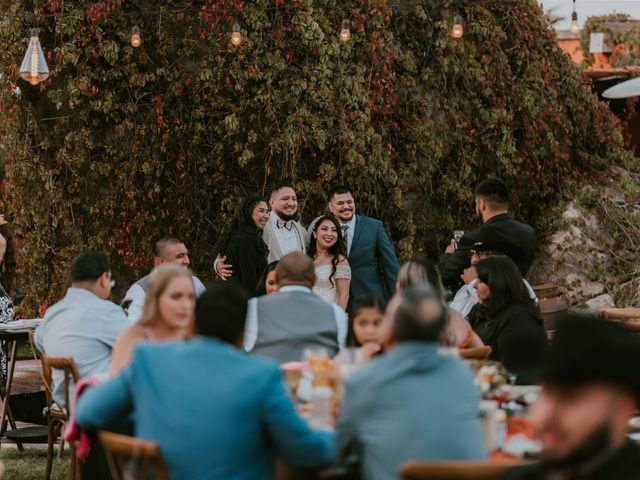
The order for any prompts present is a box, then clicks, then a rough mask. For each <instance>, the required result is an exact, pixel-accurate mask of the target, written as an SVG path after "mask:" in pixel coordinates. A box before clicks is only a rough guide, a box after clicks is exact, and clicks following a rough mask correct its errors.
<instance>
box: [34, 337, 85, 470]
mask: <svg viewBox="0 0 640 480" xmlns="http://www.w3.org/2000/svg"><path fill="white" fill-rule="evenodd" d="M29 342H30V343H31V348H32V349H33V352H34V355H35V353H36V352H37V349H36V348H35V339H34V334H33V332H29ZM39 356H40V362H41V364H42V380H43V382H44V387H45V388H44V391H45V396H46V399H47V407H46V416H47V428H48V439H47V467H46V470H45V476H44V478H45V480H49V479H50V478H51V469H52V467H53V444H54V443H56V440H57V438H58V436H59V435H60V432H61V431H62V428H63V427H64V425H65V424H66V422H67V421H68V419H69V413H70V410H71V396H70V388H71V382H73V383H74V384H75V383H77V382H78V381H79V380H80V373H79V372H78V367H77V366H76V362H75V361H74V360H73V358H72V357H50V356H48V355H45V354H44V353H42V352H39ZM53 370H62V372H63V374H64V390H63V391H64V405H57V404H56V402H55V400H54V399H53V379H52V372H53ZM69 449H70V451H71V471H70V478H71V479H72V480H75V479H76V478H78V477H79V474H80V472H79V471H78V470H79V469H78V461H77V459H76V452H75V445H73V444H69ZM63 450H64V440H63V439H62V438H60V444H59V448H58V458H62V451H63Z"/></svg>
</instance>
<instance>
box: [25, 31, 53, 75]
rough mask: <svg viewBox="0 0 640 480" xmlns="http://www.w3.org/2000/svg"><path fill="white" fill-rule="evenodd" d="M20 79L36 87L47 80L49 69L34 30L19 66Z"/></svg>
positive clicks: (36, 32)
mask: <svg viewBox="0 0 640 480" xmlns="http://www.w3.org/2000/svg"><path fill="white" fill-rule="evenodd" d="M20 77H22V78H23V79H25V80H26V81H27V82H29V83H30V84H31V85H37V84H38V83H40V82H43V81H45V80H46V79H47V78H49V67H48V66H47V61H46V60H45V59H44V53H42V47H41V46H40V38H38V30H37V29H35V28H34V29H33V30H31V39H30V40H29V47H28V48H27V51H26V53H25V54H24V59H23V60H22V65H20Z"/></svg>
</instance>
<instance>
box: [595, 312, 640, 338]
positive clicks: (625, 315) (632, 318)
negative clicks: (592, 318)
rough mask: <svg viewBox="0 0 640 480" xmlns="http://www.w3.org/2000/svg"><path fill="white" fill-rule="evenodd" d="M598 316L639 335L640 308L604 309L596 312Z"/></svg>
mask: <svg viewBox="0 0 640 480" xmlns="http://www.w3.org/2000/svg"><path fill="white" fill-rule="evenodd" d="M598 315H599V316H600V317H601V318H604V319H605V320H611V321H614V322H617V323H619V324H620V325H622V326H623V327H625V328H627V329H628V330H630V331H632V332H635V333H639V334H640V308H604V309H602V310H600V311H599V312H598Z"/></svg>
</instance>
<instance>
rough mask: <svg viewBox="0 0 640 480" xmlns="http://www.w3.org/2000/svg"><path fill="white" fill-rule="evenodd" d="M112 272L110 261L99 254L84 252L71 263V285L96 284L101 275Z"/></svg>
mask: <svg viewBox="0 0 640 480" xmlns="http://www.w3.org/2000/svg"><path fill="white" fill-rule="evenodd" d="M110 271H111V268H110V267H109V260H107V257H105V256H104V255H103V254H101V253H99V252H83V253H81V254H80V255H78V256H76V257H75V258H74V259H73V261H72V262H71V269H70V272H69V277H70V280H71V283H78V282H95V281H96V280H98V278H100V276H101V275H103V274H105V273H108V272H110Z"/></svg>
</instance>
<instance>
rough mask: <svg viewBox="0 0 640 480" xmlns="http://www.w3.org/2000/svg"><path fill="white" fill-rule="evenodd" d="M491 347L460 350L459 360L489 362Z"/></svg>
mask: <svg viewBox="0 0 640 480" xmlns="http://www.w3.org/2000/svg"><path fill="white" fill-rule="evenodd" d="M491 351H492V350H491V347H486V346H485V347H476V348H462V349H460V358H463V359H465V360H489V357H490V356H491Z"/></svg>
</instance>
